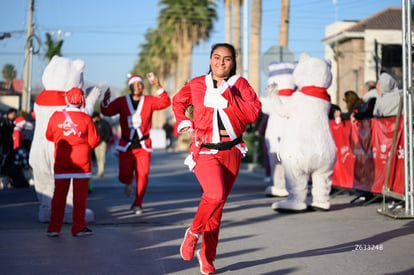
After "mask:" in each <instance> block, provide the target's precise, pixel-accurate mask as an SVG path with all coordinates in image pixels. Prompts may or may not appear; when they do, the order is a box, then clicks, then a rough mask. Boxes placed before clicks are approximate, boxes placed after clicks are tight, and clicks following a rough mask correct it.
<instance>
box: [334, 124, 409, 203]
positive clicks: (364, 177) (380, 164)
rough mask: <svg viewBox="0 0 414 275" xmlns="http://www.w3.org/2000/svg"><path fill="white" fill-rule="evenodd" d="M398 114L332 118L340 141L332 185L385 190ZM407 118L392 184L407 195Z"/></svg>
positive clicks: (398, 144)
mask: <svg viewBox="0 0 414 275" xmlns="http://www.w3.org/2000/svg"><path fill="white" fill-rule="evenodd" d="M395 122H396V117H391V118H375V119H365V120H359V121H357V122H356V123H354V124H352V123H351V122H350V121H349V120H346V121H342V122H341V123H339V124H336V123H335V121H330V127H331V131H332V136H333V138H334V140H335V143H336V150H337V152H336V153H337V162H336V164H335V168H334V173H333V176H332V185H333V186H337V187H342V188H350V189H354V190H359V191H367V192H372V193H379V194H380V193H381V191H382V187H383V185H384V183H385V178H386V173H387V168H388V162H389V158H390V156H391V152H390V151H391V146H392V138H393V135H394V129H395ZM402 125H403V119H402V118H401V120H400V125H399V128H398V134H397V139H396V147H395V151H394V153H393V154H392V155H393V161H392V165H391V171H390V172H391V173H390V177H389V182H388V185H389V187H390V190H391V191H393V192H396V193H399V194H402V195H403V194H404V138H403V129H402Z"/></svg>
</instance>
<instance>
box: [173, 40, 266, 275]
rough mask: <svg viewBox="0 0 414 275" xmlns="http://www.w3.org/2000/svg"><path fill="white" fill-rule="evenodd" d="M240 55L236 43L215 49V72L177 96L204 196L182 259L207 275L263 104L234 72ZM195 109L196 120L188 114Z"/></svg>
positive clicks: (189, 159) (191, 165) (179, 117)
mask: <svg viewBox="0 0 414 275" xmlns="http://www.w3.org/2000/svg"><path fill="white" fill-rule="evenodd" d="M235 72H236V54H235V49H234V47H233V46H232V45H230V44H226V43H221V44H215V45H213V47H212V50H211V54H210V73H209V74H207V75H205V76H199V77H196V78H194V79H192V80H191V81H189V82H188V83H187V84H186V85H185V86H184V87H183V88H182V89H181V90H180V91H179V92H178V93H177V94H176V95H175V96H174V98H173V106H172V108H173V111H174V114H175V117H176V120H177V123H178V128H177V130H178V132H180V133H183V132H187V133H188V134H189V135H193V140H192V143H191V145H190V150H189V151H190V155H189V156H188V157H187V158H186V160H185V163H186V164H187V165H188V166H189V168H190V171H194V173H195V175H196V177H197V179H198V181H199V183H200V185H201V187H202V190H203V195H202V197H201V202H200V204H199V206H198V210H197V212H196V214H195V217H194V219H193V221H192V223H191V226H190V228H188V229H187V231H186V232H185V236H184V240H183V243H182V244H181V248H180V253H181V257H182V258H183V259H184V260H186V261H190V260H191V259H192V258H193V257H194V252H195V248H196V245H197V241H198V238H199V235H200V234H202V243H201V247H200V250H198V251H197V258H198V261H199V263H200V271H201V273H203V274H214V272H215V268H214V265H213V261H214V259H215V257H216V248H217V244H218V237H219V229H220V222H221V216H222V212H223V206H224V203H225V201H226V199H227V197H228V196H229V194H230V191H231V189H232V186H233V184H234V182H235V180H236V177H237V175H238V173H239V167H240V160H241V157H242V156H244V155H245V154H246V152H247V148H246V146H245V144H244V143H243V141H242V135H243V132H244V131H245V128H246V124H248V123H252V122H254V121H256V119H257V117H258V115H259V111H260V102H259V99H258V98H257V96H256V93H255V91H254V90H253V88H252V87H251V86H250V85H249V83H248V82H247V80H246V79H244V78H243V77H240V76H238V75H236V74H235ZM190 104H192V105H193V121H190V120H189V119H188V118H187V117H186V116H185V111H186V108H187V106H189V105H190Z"/></svg>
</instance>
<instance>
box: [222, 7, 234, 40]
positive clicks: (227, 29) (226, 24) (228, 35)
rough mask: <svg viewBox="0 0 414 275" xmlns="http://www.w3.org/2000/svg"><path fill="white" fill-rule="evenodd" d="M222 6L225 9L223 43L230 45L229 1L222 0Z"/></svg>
mask: <svg viewBox="0 0 414 275" xmlns="http://www.w3.org/2000/svg"><path fill="white" fill-rule="evenodd" d="M224 6H225V9H226V13H225V15H224V16H225V18H224V20H225V32H226V33H225V36H226V38H225V41H226V43H231V40H232V36H231V31H230V30H231V0H224Z"/></svg>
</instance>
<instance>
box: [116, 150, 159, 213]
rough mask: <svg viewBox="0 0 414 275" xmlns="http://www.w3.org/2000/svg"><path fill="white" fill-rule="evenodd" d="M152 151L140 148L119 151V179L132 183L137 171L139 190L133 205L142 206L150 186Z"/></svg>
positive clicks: (125, 182) (136, 178) (136, 179)
mask: <svg viewBox="0 0 414 275" xmlns="http://www.w3.org/2000/svg"><path fill="white" fill-rule="evenodd" d="M150 162H151V153H150V152H148V151H147V150H145V149H142V148H138V149H132V150H127V151H126V152H119V162H118V164H119V175H118V178H119V181H120V182H122V183H124V184H132V180H133V179H134V172H135V181H136V183H137V191H136V197H135V201H134V203H133V204H132V206H131V209H132V208H133V207H134V206H139V207H141V208H142V200H143V199H144V195H145V191H146V190H147V186H148V175H149V170H150Z"/></svg>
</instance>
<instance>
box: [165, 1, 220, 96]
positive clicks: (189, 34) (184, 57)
mask: <svg viewBox="0 0 414 275" xmlns="http://www.w3.org/2000/svg"><path fill="white" fill-rule="evenodd" d="M160 4H161V7H162V8H161V12H160V16H159V18H158V24H159V28H162V29H164V28H167V26H173V31H172V32H171V34H170V37H171V40H170V41H171V44H172V46H173V50H174V53H175V56H176V58H177V60H176V74H175V75H173V76H172V77H173V79H176V81H175V85H174V87H173V91H174V92H175V91H177V90H178V87H180V86H182V85H184V83H185V82H186V81H188V79H189V78H190V75H191V59H192V52H193V47H194V46H195V45H198V43H199V42H200V41H201V40H204V41H206V40H207V39H208V38H209V36H210V32H211V31H212V30H213V20H216V19H217V14H216V4H215V2H214V1H213V0H161V1H160Z"/></svg>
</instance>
